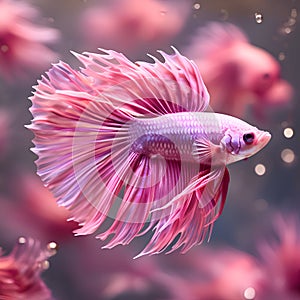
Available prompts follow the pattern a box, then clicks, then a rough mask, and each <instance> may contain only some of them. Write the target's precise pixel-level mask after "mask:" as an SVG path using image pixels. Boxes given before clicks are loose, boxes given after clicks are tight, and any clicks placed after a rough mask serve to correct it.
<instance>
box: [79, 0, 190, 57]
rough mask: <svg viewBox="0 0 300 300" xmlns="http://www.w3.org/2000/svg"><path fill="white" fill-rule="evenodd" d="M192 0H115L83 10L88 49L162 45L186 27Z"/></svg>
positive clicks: (134, 49) (138, 48)
mask: <svg viewBox="0 0 300 300" xmlns="http://www.w3.org/2000/svg"><path fill="white" fill-rule="evenodd" d="M189 10H190V1H185V0H177V1H160V0H144V1H140V0H112V1H110V2H107V3H106V4H105V5H104V4H102V5H98V6H90V7H89V8H87V9H86V11H84V12H83V14H82V17H81V21H80V23H79V24H80V29H79V30H80V31H81V35H82V37H83V40H84V45H85V49H90V48H91V49H92V50H95V49H96V48H99V47H101V48H110V49H114V50H118V51H121V52H124V53H127V54H128V53H134V54H135V53H139V52H146V51H151V50H154V49H157V48H159V49H161V48H162V47H163V46H166V45H168V43H170V41H171V40H172V38H174V37H175V36H176V34H178V33H179V32H180V31H181V29H182V28H183V26H184V24H185V21H186V19H187V17H188V15H189Z"/></svg>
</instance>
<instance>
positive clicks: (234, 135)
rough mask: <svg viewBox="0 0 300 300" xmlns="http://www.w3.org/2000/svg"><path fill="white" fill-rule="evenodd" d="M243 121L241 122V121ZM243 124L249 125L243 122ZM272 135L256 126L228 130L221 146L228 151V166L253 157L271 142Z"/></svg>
mask: <svg viewBox="0 0 300 300" xmlns="http://www.w3.org/2000/svg"><path fill="white" fill-rule="evenodd" d="M239 121H241V120H239ZM242 124H247V123H245V122H242ZM270 139H271V134H270V133H269V132H268V131H264V130H260V129H258V128H256V127H254V126H251V125H249V124H247V126H240V127H238V126H236V127H233V128H231V129H230V130H228V131H227V132H226V134H225V136H224V137H223V139H222V141H221V144H222V146H223V147H224V148H225V149H226V153H227V155H226V157H227V158H226V164H230V163H233V162H236V161H239V160H242V159H246V158H248V157H251V156H253V155H254V154H256V153H257V152H259V151H260V150H261V149H263V148H264V147H265V146H266V145H267V144H268V143H269V141H270Z"/></svg>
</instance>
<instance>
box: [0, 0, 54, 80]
mask: <svg viewBox="0 0 300 300" xmlns="http://www.w3.org/2000/svg"><path fill="white" fill-rule="evenodd" d="M41 20H42V19H41V17H40V14H39V11H38V10H37V9H36V8H35V7H33V6H32V5H30V4H29V3H27V2H25V1H15V0H1V1H0V76H1V77H2V78H3V79H5V80H7V81H13V80H15V79H16V78H19V77H21V78H26V76H28V70H32V71H42V70H43V68H46V67H47V66H49V65H50V63H51V62H53V61H56V60H57V58H58V55H57V53H55V52H54V51H52V50H50V49H49V48H48V47H47V46H46V45H45V44H48V43H53V42H55V41H57V40H58V38H59V31H58V30H56V29H52V28H48V27H45V26H42V25H39V24H36V23H34V22H35V21H41Z"/></svg>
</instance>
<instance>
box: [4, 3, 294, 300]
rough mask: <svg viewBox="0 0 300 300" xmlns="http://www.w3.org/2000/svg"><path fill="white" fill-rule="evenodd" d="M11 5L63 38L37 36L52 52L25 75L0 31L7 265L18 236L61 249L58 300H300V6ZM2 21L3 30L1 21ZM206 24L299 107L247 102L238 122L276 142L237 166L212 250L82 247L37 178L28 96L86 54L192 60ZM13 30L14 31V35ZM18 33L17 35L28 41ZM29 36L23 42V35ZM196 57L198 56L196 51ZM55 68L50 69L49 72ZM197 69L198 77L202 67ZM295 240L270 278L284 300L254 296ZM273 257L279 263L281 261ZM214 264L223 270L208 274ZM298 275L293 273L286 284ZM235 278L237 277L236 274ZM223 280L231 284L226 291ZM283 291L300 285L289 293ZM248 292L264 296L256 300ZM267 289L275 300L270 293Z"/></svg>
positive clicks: (51, 277) (86, 240) (54, 265)
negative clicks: (244, 52)
mask: <svg viewBox="0 0 300 300" xmlns="http://www.w3.org/2000/svg"><path fill="white" fill-rule="evenodd" d="M2 2H6V1H3V0H2V1H1V0H0V16H1V5H2V4H1V3H2ZM9 2H12V3H22V2H26V3H30V5H32V6H33V7H35V8H36V9H37V10H38V11H39V16H37V15H35V14H29V17H28V19H29V20H30V19H31V18H32V20H33V22H34V23H35V24H38V25H37V26H41V27H44V28H45V27H49V28H52V29H55V32H52V33H51V34H52V37H53V38H51V37H49V40H47V38H46V36H47V34H50V33H49V32H46V31H45V32H43V33H41V32H35V30H33V29H32V31H31V32H30V31H28V34H29V33H30V34H33V35H34V34H36V35H39V34H40V35H41V38H40V40H39V41H38V42H40V43H42V44H43V43H44V42H45V43H46V44H47V49H50V50H49V51H51V52H47V50H46V49H43V48H41V49H39V50H37V51H36V52H32V53H31V52H30V50H29V51H28V52H27V51H26V55H28V56H31V59H32V58H33V59H32V62H30V63H29V64H28V63H26V64H25V63H24V60H25V58H26V55H25V57H24V58H22V59H23V60H22V59H21V58H20V60H18V59H19V57H17V55H16V57H15V58H14V56H13V55H12V57H5V56H4V54H5V53H6V52H7V51H8V49H7V47H6V40H5V37H4V35H3V37H2V36H1V34H2V30H1V26H2V25H1V24H2V23H1V20H0V49H1V51H2V54H0V168H1V169H0V246H1V248H2V249H3V251H4V253H8V252H9V251H10V250H11V249H12V248H13V246H14V245H15V243H16V242H17V241H18V239H19V237H20V236H22V237H26V238H27V237H32V238H34V239H37V240H39V241H41V243H43V244H45V245H46V244H47V243H48V242H51V241H55V242H56V243H57V244H58V251H57V254H56V255H55V256H53V257H52V258H51V259H50V268H49V269H47V270H45V272H43V274H42V278H43V280H44V282H45V283H46V285H47V287H48V288H49V289H50V291H51V293H52V297H53V299H61V300H64V299H72V300H77V299H123V300H125V299H131V300H132V299H191V300H192V299H203V300H206V299H207V300H213V299H215V300H217V299H221V300H222V299H228V300H229V299H233V300H234V299H300V254H299V253H300V227H299V224H300V221H299V220H300V215H299V211H300V210H299V209H300V204H299V203H300V202H299V195H300V182H299V179H300V165H299V149H300V142H299V137H298V134H299V132H300V118H299V116H300V105H299V86H300V76H299V70H300V59H299V53H300V35H299V26H298V19H299V16H298V13H299V10H300V3H299V1H297V0H294V1H292V0H276V1H271V0H259V1H258V0H252V1H248V0H244V1H237V0H235V1H233V0H231V1H230V0H223V1H214V0H201V1H188V0H173V1H172V0H155V1H154V0H153V1H152V0H151V1H150V0H146V1H142V0H140V1H138V0H135V1H133V0H119V1H117V0H112V1H109V0H107V1H100V0H98V1H96V0H94V1H91V0H84V1H79V0H77V1H75V0H65V1H56V0H52V1H51V0H36V1H33V0H32V1H28V2H27V1H9ZM153 3H154V4H153ZM2 13H3V11H2ZM7 14H8V13H7ZM2 18H3V20H4V14H3V16H2ZM0 19H1V18H0ZM208 22H221V23H222V24H223V23H224V24H226V23H227V22H229V23H232V24H234V25H235V26H237V27H239V28H240V29H241V30H242V31H243V32H244V33H245V34H246V35H247V36H248V39H249V43H250V44H252V45H254V46H256V47H259V48H262V49H264V50H265V51H267V52H268V53H269V54H270V55H272V56H273V57H274V59H275V60H277V61H278V63H279V65H280V68H281V78H283V79H284V80H286V81H287V82H288V83H289V84H290V86H291V87H292V89H293V93H290V90H289V91H287V92H286V93H290V94H291V95H290V97H287V98H288V99H285V101H283V103H280V105H278V103H272V102H270V103H268V105H267V106H264V105H262V106H260V105H258V106H256V109H258V112H257V110H256V111H253V109H252V108H253V107H252V103H253V102H249V103H248V102H247V105H245V107H244V108H243V110H241V111H240V116H239V117H240V118H242V119H244V120H246V121H247V122H249V123H251V124H253V125H255V126H257V127H259V128H263V129H265V130H268V131H269V132H271V133H272V139H271V141H270V143H269V144H268V146H267V147H266V148H265V149H263V151H261V152H259V153H258V154H256V155H255V156H254V157H251V158H250V159H248V160H245V161H241V162H239V163H237V164H233V165H230V166H229V171H230V176H231V181H230V185H229V193H228V196H227V201H226V204H225V208H224V210H223V213H222V215H221V216H220V217H219V218H218V220H217V221H216V222H215V225H214V229H213V232H212V235H211V237H210V241H209V243H207V242H204V243H203V244H202V245H199V246H197V247H194V248H193V249H192V250H191V251H189V252H188V253H186V254H184V255H182V254H179V253H177V252H175V253H172V254H169V255H165V254H160V255H158V256H153V257H150V258H149V257H145V258H144V257H142V258H139V259H137V260H133V259H132V257H133V256H134V255H135V254H136V253H138V252H139V251H140V249H141V248H142V247H143V245H144V244H145V243H146V240H147V239H149V234H148V235H147V236H146V237H140V238H138V239H136V240H134V241H133V242H132V243H130V244H129V245H128V246H118V247H116V248H114V249H111V250H107V249H105V250H101V245H102V242H101V241H99V240H96V239H95V238H94V236H93V235H91V236H80V237H74V236H73V234H72V230H74V229H75V228H76V224H73V223H72V222H69V223H67V222H65V221H64V220H66V219H67V218H68V215H67V212H66V211H64V210H63V209H61V210H59V209H57V207H56V204H55V200H54V199H53V197H52V196H51V194H50V192H49V191H47V190H46V189H45V188H44V187H43V186H42V183H41V181H40V179H39V178H38V177H37V176H36V175H35V173H36V166H35V164H34V160H36V158H37V157H36V155H34V154H33V153H32V152H31V151H30V148H31V147H32V146H33V144H32V142H31V140H32V139H33V134H32V133H31V132H30V131H29V130H28V129H26V128H25V127H24V125H25V124H29V123H30V120H31V118H32V116H31V114H30V112H29V107H30V106H31V103H30V101H29V100H28V97H29V96H31V93H32V91H33V89H32V86H33V85H35V84H36V82H37V80H38V79H39V78H40V77H41V74H43V73H44V72H45V71H46V70H48V69H49V68H50V67H51V63H55V62H57V61H58V59H61V60H63V61H65V62H68V63H69V64H70V65H72V66H74V67H75V66H76V65H77V64H78V63H77V62H76V61H75V58H74V56H72V54H71V53H70V50H73V51H75V52H79V53H80V52H83V51H91V52H96V51H97V48H98V47H100V48H106V49H113V50H117V51H120V52H122V53H124V54H126V55H127V56H128V57H129V58H130V59H131V60H133V61H135V60H146V61H151V59H150V58H149V57H147V56H146V54H147V53H151V54H155V51H156V50H157V49H160V50H164V51H166V52H167V53H171V52H172V50H171V48H170V46H171V45H173V46H175V47H176V48H177V49H178V50H179V51H181V52H182V53H183V54H185V51H187V50H186V49H188V48H189V47H191V46H192V43H195V41H196V39H197V36H198V35H197V34H198V31H199V28H205V26H206V25H207V24H208ZM21 23H22V22H21ZM13 24H14V23H13V21H12V25H11V26H12V27H13ZM3 28H4V26H3ZM18 28H19V27H18ZM18 28H17V29H15V31H17V30H20V28H19V29H18ZM24 34H27V33H26V32H25V31H24ZM51 34H50V35H51ZM21 35H22V34H21ZM43 35H44V37H43ZM43 39H44V40H43ZM48 42H50V43H49V44H48ZM201 42H202V43H203V42H205V39H202V40H201ZM25 47H26V46H25ZM28 47H30V43H29V44H28ZM48 47H49V48H48ZM224 47H225V46H224ZM23 50H24V51H25V49H24V48H23ZM193 51H194V52H195V53H197V48H195V50H193ZM187 52H188V51H187ZM1 55H2V56H1ZM43 55H45V56H47V57H48V61H47V59H46V62H45V63H44V64H43V65H39V64H35V60H41V59H44V58H42V57H43ZM187 56H188V53H187ZM52 57H53V61H51V60H49V58H52ZM17 58H18V59H17ZM14 59H15V60H14ZM216 59H218V58H217V57H216ZM254 61H255V60H254ZM22 63H24V66H23V67H22V71H20V72H19V71H18V70H17V69H18V68H17V64H22ZM1 65H2V67H1ZM199 68H200V72H201V65H200V66H199ZM13 70H17V71H13ZM6 75H7V76H6ZM243 97H244V96H243ZM245 97H247V95H246V96H245ZM256 101H258V100H256ZM225 105H226V104H225ZM226 110H227V111H230V108H228V107H226ZM54 142H55V141H54ZM274 224H275V225H274ZM278 228H280V229H278ZM276 230H277V231H276ZM278 230H279V231H280V233H278ZM274 231H275V233H274ZM276 232H277V233H276ZM293 235H295V237H294V236H293ZM290 236H293V237H294V239H295V242H294V243H290V244H289V245H293V246H295V247H296V248H295V249H293V250H295V252H293V251H292V250H290V251H291V252H283V254H282V255H281V254H280V257H282V256H283V257H285V255H286V256H288V257H289V258H291V257H294V260H292V261H289V262H288V267H286V269H285V268H284V263H286V260H285V259H282V265H281V266H280V267H278V268H277V269H276V270H273V271H270V268H269V269H268V271H267V272H269V271H270V273H269V275H268V276H269V278H271V277H272V278H275V277H276V276H275V275H274V274H280V275H278V278H280V280H281V281H280V280H279V281H280V282H281V283H280V284H279V285H280V288H278V290H280V291H281V292H282V294H280V293H281V292H280V293H279V294H278V292H277V296H276V297H278V298H276V297H275V296H274V295H275V294H276V293H275V292H274V291H271V292H270V291H269V290H271V288H270V287H269V285H268V284H267V283H265V282H263V281H262V282H263V283H262V284H260V283H259V284H257V286H256V283H257V282H261V281H260V280H259V279H257V278H256V275H257V273H259V272H260V271H257V270H256V269H257V266H259V265H260V264H262V263H265V264H266V265H267V264H268V263H267V262H266V261H267V260H266V259H264V258H262V257H264V255H265V256H266V257H268V256H269V257H270V256H271V254H270V255H269V254H266V253H269V252H268V251H269V250H268V251H267V250H266V245H265V244H268V243H269V241H270V245H271V244H272V245H273V241H275V242H274V243H275V245H276V243H277V244H280V242H282V241H287V240H288V238H289V237H290ZM291 239H292V238H291ZM287 243H288V242H287ZM270 248H272V249H273V250H272V251H273V252H272V251H271V252H272V255H275V254H274V253H275V252H276V251H277V250H278V249H279V247H278V248H276V246H274V247H271V246H270ZM276 249H277V250H276ZM264 251H265V252H264ZM278 251H279V250H278ZM286 253H288V254H286ZM290 253H295V256H293V255H292V254H290ZM226 255H227V256H226ZM224 257H226V259H224ZM274 257H276V255H275V256H274ZM278 260H279V258H278V259H276V261H278ZM216 261H219V265H218V266H213V267H212V265H213V263H214V262H216ZM245 261H246V262H247V263H246V264H245ZM254 265H255V266H254ZM291 265H292V266H293V267H294V268H295V270H294V269H293V271H291V272H289V270H290V269H291V267H290V266H291ZM221 266H222V267H221ZM212 268H213V270H212ZM234 268H236V269H235V270H236V271H235V272H234V274H233V272H230V270H231V271H232V270H233V269H234ZM0 269H1V264H0ZM254 269H255V270H254ZM283 269H284V270H287V271H282V270H283ZM0 273H1V272H0ZM252 273H253V274H254V273H255V274H256V275H255V276H254V275H253V277H255V279H253V278H251V279H249V281H247V280H248V279H247V278H246V277H247V276H246V275H245V274H248V275H249V274H252ZM291 274H292V275H291ZM0 276H1V275H0ZM222 276H223V277H224V278H227V281H225V280H223V281H222V280H221V279H220V278H222ZM257 276H258V277H260V275H257ZM273 276H274V277H273ZM276 278H277V277H276ZM287 278H288V279H287ZM243 279H245V281H246V282H245V283H243ZM285 280H286V281H288V282H292V283H291V284H286V285H284V286H285V287H284V288H283V287H282V285H283V284H282V282H283V281H285ZM220 282H222V284H221V283H220ZM237 282H239V283H237ZM249 282H250V283H249ZM237 286H241V288H240V289H238V288H237ZM249 288H253V289H254V290H257V291H260V290H262V291H263V292H261V293H262V294H263V293H266V294H265V296H263V297H261V298H257V297H258V296H257V297H256V296H255V292H253V290H249ZM264 288H265V290H268V292H264ZM236 289H238V291H236ZM274 289H275V290H276V288H274ZM207 290H209V291H207ZM217 290H218V292H216V291H217ZM219 290H220V291H219ZM283 290H284V291H283ZM287 290H288V291H287ZM212 291H214V292H216V294H215V295H214V293H213V292H212ZM231 291H232V294H231ZM276 291H277V290H276ZM273 293H274V294H273ZM284 293H286V294H284ZM258 294H259V293H257V295H258ZM0 295H1V288H0ZM278 295H279V296H278ZM280 295H281V296H280ZM0 299H1V296H0ZM12 299H13V298H12ZM20 299H27V298H20ZM28 299H29V298H28ZM32 299H39V298H32ZM40 299H42V298H40ZM45 299H46V298H45ZM47 299H48V298H47Z"/></svg>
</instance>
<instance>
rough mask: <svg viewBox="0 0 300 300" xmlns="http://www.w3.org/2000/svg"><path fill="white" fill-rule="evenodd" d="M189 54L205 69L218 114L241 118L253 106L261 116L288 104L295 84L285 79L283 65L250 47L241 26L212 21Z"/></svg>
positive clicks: (212, 101)
mask: <svg viewBox="0 0 300 300" xmlns="http://www.w3.org/2000/svg"><path fill="white" fill-rule="evenodd" d="M185 53H186V54H187V55H188V56H189V57H191V58H192V59H193V60H194V61H195V62H196V64H197V65H198V66H199V68H200V70H201V74H202V75H203V79H204V81H205V83H206V85H207V88H208V90H209V92H210V95H211V106H212V108H213V109H214V110H215V111H219V112H223V113H228V114H230V115H233V116H236V117H241V116H243V115H244V114H245V110H246V109H247V106H249V105H251V106H252V107H253V109H254V113H255V114H256V116H257V117H263V116H264V113H265V112H266V108H270V107H277V106H279V105H283V104H287V103H288V102H289V101H290V100H291V98H292V95H293V89H292V87H291V85H290V84H289V83H288V82H287V81H285V80H283V79H281V77H280V65H279V63H278V62H277V61H276V60H275V59H274V58H273V57H272V56H271V55H270V54H269V53H268V52H267V51H265V50H263V49H261V48H259V47H255V46H253V45H251V44H250V42H249V40H248V38H247V36H246V35H245V33H244V32H242V31H241V29H239V28H238V27H236V26H235V25H233V24H229V23H217V22H211V23H209V24H208V25H207V26H205V27H203V28H200V30H199V31H198V33H196V35H195V37H194V38H193V41H192V43H191V45H190V46H189V47H188V48H187V49H186V51H185Z"/></svg>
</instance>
